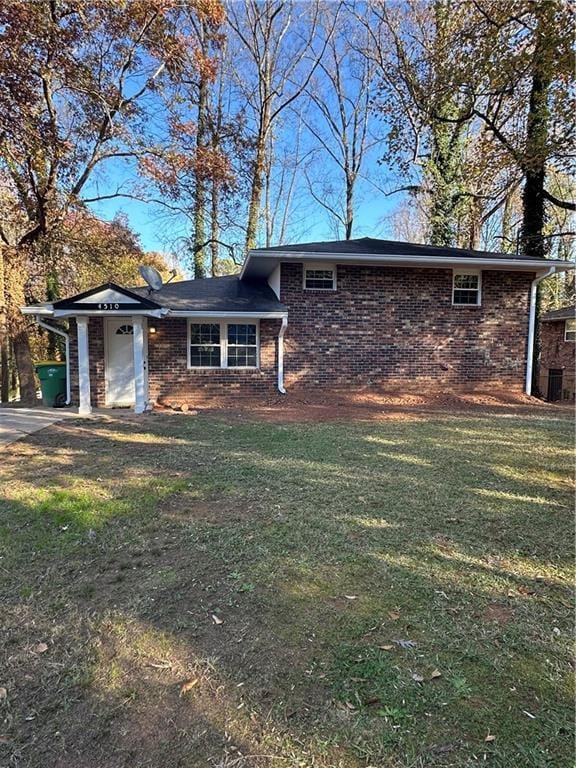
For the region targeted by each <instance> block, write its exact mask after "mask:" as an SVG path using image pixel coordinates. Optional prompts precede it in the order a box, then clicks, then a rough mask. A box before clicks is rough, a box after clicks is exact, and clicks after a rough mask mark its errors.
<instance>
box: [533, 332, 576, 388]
mask: <svg viewBox="0 0 576 768" xmlns="http://www.w3.org/2000/svg"><path fill="white" fill-rule="evenodd" d="M540 349H541V352H540V376H539V384H540V394H541V395H542V396H543V397H546V395H547V392H548V373H549V371H550V368H556V369H558V368H560V369H562V371H563V375H562V399H564V400H573V399H574V393H575V389H576V387H575V382H574V378H575V376H574V367H575V365H576V344H575V343H574V342H573V341H564V320H556V321H553V322H548V321H547V322H544V323H541V324H540Z"/></svg>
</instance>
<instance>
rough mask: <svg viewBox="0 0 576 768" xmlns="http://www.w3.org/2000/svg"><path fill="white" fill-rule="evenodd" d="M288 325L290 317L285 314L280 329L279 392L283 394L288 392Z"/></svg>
mask: <svg viewBox="0 0 576 768" xmlns="http://www.w3.org/2000/svg"><path fill="white" fill-rule="evenodd" d="M287 326H288V317H287V315H284V317H283V318H282V325H281V326H280V330H279V331H278V392H280V394H281V395H285V394H286V389H285V387H284V334H285V333H286V328H287Z"/></svg>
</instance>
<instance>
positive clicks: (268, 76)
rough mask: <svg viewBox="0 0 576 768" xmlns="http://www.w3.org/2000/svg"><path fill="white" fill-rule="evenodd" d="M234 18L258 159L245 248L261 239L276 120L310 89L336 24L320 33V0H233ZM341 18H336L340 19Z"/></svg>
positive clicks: (241, 81)
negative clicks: (260, 222) (305, 0)
mask: <svg viewBox="0 0 576 768" xmlns="http://www.w3.org/2000/svg"><path fill="white" fill-rule="evenodd" d="M227 9H228V21H229V24H230V26H231V28H232V30H233V31H234V33H235V36H236V38H237V40H238V42H239V61H240V62H243V67H241V68H239V73H241V74H240V75H239V77H238V86H239V88H240V91H241V93H242V94H243V97H244V98H245V99H246V102H247V104H248V106H249V108H250V110H251V112H252V119H253V125H254V161H253V167H252V170H251V183H250V199H249V206H248V217H247V223H246V238H245V250H249V249H250V248H254V247H255V245H256V239H257V233H258V225H259V220H260V215H261V208H262V193H263V189H264V177H265V170H266V163H267V157H269V154H270V151H271V139H272V133H273V129H274V126H275V124H276V123H277V121H278V120H279V118H280V116H281V115H282V113H283V112H284V111H285V110H286V109H287V108H288V107H289V106H290V105H291V104H293V103H294V102H295V101H296V100H297V99H298V98H300V97H301V96H302V94H303V93H304V92H305V90H306V88H307V87H308V84H309V83H310V80H311V78H312V76H313V74H314V72H315V71H316V68H317V67H318V65H319V64H320V61H321V60H322V57H323V55H324V51H325V50H326V46H327V44H328V40H329V37H330V35H331V34H332V31H333V27H332V28H331V29H329V30H328V34H327V35H326V36H324V37H323V38H320V39H318V30H319V21H320V16H321V13H322V9H321V6H320V3H319V0H314V1H313V2H311V3H308V4H304V3H299V2H297V0H246V2H244V3H234V2H230V3H228V6H227ZM334 23H335V22H334Z"/></svg>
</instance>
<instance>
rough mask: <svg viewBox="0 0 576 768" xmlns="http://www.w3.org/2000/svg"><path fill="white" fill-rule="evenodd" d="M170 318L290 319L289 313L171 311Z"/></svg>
mask: <svg viewBox="0 0 576 768" xmlns="http://www.w3.org/2000/svg"><path fill="white" fill-rule="evenodd" d="M168 314H169V316H170V317H214V318H217V317H222V318H230V317H234V318H235V317H238V318H255V319H258V318H259V319H260V320H276V319H278V320H280V319H282V318H283V317H288V312H202V311H194V312H192V311H186V310H169V312H168Z"/></svg>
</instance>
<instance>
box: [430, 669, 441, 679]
mask: <svg viewBox="0 0 576 768" xmlns="http://www.w3.org/2000/svg"><path fill="white" fill-rule="evenodd" d="M439 677H442V672H440V670H439V669H435V670H434V672H432V674H431V675H430V680H437V679H438V678H439Z"/></svg>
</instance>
